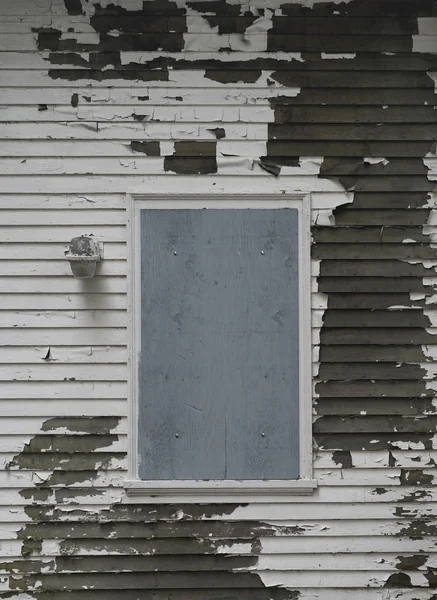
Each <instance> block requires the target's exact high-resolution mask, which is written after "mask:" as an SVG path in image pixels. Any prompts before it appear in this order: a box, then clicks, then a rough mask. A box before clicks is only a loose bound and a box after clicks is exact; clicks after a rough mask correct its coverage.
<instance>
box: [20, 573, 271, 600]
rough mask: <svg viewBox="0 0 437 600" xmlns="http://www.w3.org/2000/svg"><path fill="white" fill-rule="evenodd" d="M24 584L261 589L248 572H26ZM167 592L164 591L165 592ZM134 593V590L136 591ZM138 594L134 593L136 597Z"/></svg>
mask: <svg viewBox="0 0 437 600" xmlns="http://www.w3.org/2000/svg"><path fill="white" fill-rule="evenodd" d="M24 581H25V582H26V584H27V585H28V586H33V585H35V584H36V583H37V582H41V585H42V586H44V589H45V590H54V591H57V590H67V589H68V590H73V591H74V590H80V589H83V588H84V586H86V587H89V588H91V587H92V588H93V590H98V589H100V590H111V589H118V590H123V591H124V590H126V589H134V590H138V589H142V590H151V591H152V590H153V591H154V590H157V589H161V590H173V589H174V590H177V591H179V590H181V589H190V590H191V589H192V588H197V589H206V590H209V589H212V588H215V589H222V588H225V589H226V588H228V587H233V588H236V589H238V588H262V587H263V584H262V581H261V579H260V578H259V577H258V576H257V575H253V574H251V573H230V572H228V571H223V572H218V571H217V572H216V573H202V572H199V573H165V572H164V573H162V572H157V573H136V574H135V576H134V577H133V576H132V574H131V573H87V574H79V573H78V574H57V575H52V574H49V575H44V574H39V575H29V576H27V577H25V578H24ZM169 593H170V592H169V591H167V594H169ZM137 594H138V592H137ZM137 597H138V596H137Z"/></svg>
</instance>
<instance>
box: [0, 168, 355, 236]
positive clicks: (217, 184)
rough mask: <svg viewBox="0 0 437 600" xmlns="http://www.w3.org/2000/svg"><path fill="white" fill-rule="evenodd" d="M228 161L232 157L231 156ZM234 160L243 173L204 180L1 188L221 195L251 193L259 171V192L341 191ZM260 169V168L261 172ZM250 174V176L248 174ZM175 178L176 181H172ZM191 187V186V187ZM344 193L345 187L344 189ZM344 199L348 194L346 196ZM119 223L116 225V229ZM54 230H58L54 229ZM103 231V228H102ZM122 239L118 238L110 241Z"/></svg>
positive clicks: (11, 181)
mask: <svg viewBox="0 0 437 600" xmlns="http://www.w3.org/2000/svg"><path fill="white" fill-rule="evenodd" d="M228 160H229V159H228ZM231 160H232V161H235V163H236V164H237V166H238V168H243V167H241V162H240V161H241V160H243V161H244V162H243V166H244V172H243V173H242V174H239V175H238V174H235V175H233V176H232V177H231V176H230V177H229V178H226V177H221V178H220V176H205V177H202V179H198V180H196V179H195V178H194V177H190V176H186V177H180V176H178V175H176V174H172V172H170V171H169V172H163V173H162V174H161V175H156V176H155V175H153V176H152V175H150V176H146V175H136V176H135V175H130V176H129V178H126V177H123V176H121V175H119V176H117V175H108V176H107V177H103V176H101V175H100V176H99V175H95V176H91V175H90V176H87V177H84V179H81V178H77V177H73V176H67V175H64V176H62V175H52V176H50V177H49V176H45V177H44V176H42V175H41V176H39V177H37V176H31V175H29V176H27V177H18V176H13V175H10V176H4V177H0V183H1V186H2V189H3V190H4V191H5V192H6V193H9V194H13V193H21V192H25V191H26V192H28V191H29V189H33V190H34V192H35V193H50V194H56V193H61V194H66V193H77V194H85V195H86V194H91V193H95V192H96V193H102V192H107V193H110V192H118V193H124V192H126V189H128V190H129V192H130V193H131V194H144V190H150V191H151V192H152V190H153V193H154V194H165V193H171V190H172V189H173V190H174V189H177V188H178V187H180V193H181V194H182V193H188V194H189V193H190V191H191V193H193V190H194V189H195V190H196V193H197V194H201V193H204V194H219V193H226V192H227V193H229V190H230V189H231V187H230V186H232V189H233V190H234V192H235V193H236V194H237V193H239V194H248V193H251V192H253V185H254V177H253V173H254V172H257V173H258V175H259V177H258V176H257V184H256V187H257V190H258V193H260V194H272V193H273V194H274V193H281V191H280V190H281V189H282V190H286V191H288V192H289V193H293V192H294V193H304V194H310V193H322V192H324V191H326V192H342V188H341V185H340V184H339V183H337V182H336V181H334V180H332V181H331V180H321V179H319V178H318V177H316V176H306V177H305V176H302V177H287V176H285V177H284V179H281V180H280V181H278V180H273V179H270V178H266V176H265V172H264V171H263V170H262V169H261V167H260V166H259V165H257V164H256V161H255V160H254V161H253V164H252V161H250V164H249V163H247V160H246V159H240V158H238V157H237V159H235V158H232V159H231ZM292 168H293V167H284V171H285V172H286V170H287V169H292ZM258 170H259V171H258ZM249 172H250V173H251V175H248V173H249ZM172 181H173V183H172ZM190 186H191V187H190ZM342 193H343V194H344V195H345V192H344V190H343V192H342ZM345 198H347V196H346V195H345ZM115 227H116V226H114V228H115ZM53 231H56V229H54V230H53ZM99 231H100V228H99ZM111 241H119V240H111Z"/></svg>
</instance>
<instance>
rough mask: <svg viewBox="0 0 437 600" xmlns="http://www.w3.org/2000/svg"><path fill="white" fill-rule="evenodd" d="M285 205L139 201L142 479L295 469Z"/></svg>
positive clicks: (257, 475)
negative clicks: (175, 206) (166, 205)
mask: <svg viewBox="0 0 437 600" xmlns="http://www.w3.org/2000/svg"><path fill="white" fill-rule="evenodd" d="M297 219H298V216H297V211H296V210H295V209H269V210H266V209H256V210H254V209H221V210H211V209H208V210H188V209H187V210H155V209H153V210H143V211H142V213H141V303H142V306H141V311H142V317H141V347H142V352H141V354H142V356H141V361H140V373H139V383H140V402H139V436H138V439H139V454H140V463H141V465H140V476H141V478H143V479H169V480H172V479H290V478H296V477H297V475H298V356H299V352H298V238H297V226H298V225H297V224H298V221H297Z"/></svg>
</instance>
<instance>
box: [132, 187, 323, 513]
mask: <svg viewBox="0 0 437 600" xmlns="http://www.w3.org/2000/svg"><path fill="white" fill-rule="evenodd" d="M127 202H128V207H127V208H128V219H127V240H128V243H127V260H128V328H129V338H128V377H129V379H128V404H129V408H128V478H127V479H126V480H125V482H124V487H125V491H126V493H127V495H129V496H131V497H132V498H130V500H132V499H133V498H135V497H137V498H138V500H139V501H141V502H146V503H147V502H150V503H152V502H157V501H158V502H169V503H172V502H178V501H179V502H181V501H183V502H185V503H187V502H188V503H189V502H203V503H205V502H266V500H268V501H274V502H286V501H287V498H288V497H290V496H293V495H308V494H311V493H313V492H314V490H315V488H316V487H317V482H316V480H314V479H313V473H312V458H313V457H312V453H313V449H312V371H311V258H310V241H311V230H310V220H311V196H310V195H309V194H281V195H278V194H276V195H273V194H272V195H266V194H262V195H258V194H250V195H249V194H236V195H233V196H231V195H229V194H220V195H219V194H216V195H214V194H190V195H188V194H165V195H164V194H159V195H158V194H136V195H129V196H127ZM203 208H206V209H208V208H211V209H224V208H226V209H233V208H234V209H237V208H240V209H241V208H247V209H250V208H257V209H272V208H273V209H274V208H278V209H279V208H293V209H297V211H298V243H299V275H298V280H299V478H298V479H290V480H263V481H261V480H242V481H236V480H201V481H197V480H154V481H147V480H141V479H139V475H138V471H139V456H138V444H137V440H138V369H139V356H140V352H141V335H140V325H141V289H140V288H141V252H140V251H141V229H140V218H139V217H140V211H141V210H144V209H168V210H172V209H203Z"/></svg>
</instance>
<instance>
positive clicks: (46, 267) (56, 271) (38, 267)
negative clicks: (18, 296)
mask: <svg viewBox="0 0 437 600" xmlns="http://www.w3.org/2000/svg"><path fill="white" fill-rule="evenodd" d="M64 252H65V250H64V251H63V252H62V253H59V254H57V256H56V255H55V256H56V258H61V257H62V259H61V260H50V261H43V260H34V261H33V260H15V261H8V260H0V271H2V272H3V273H4V275H5V276H11V277H13V276H17V277H19V276H28V277H71V269H70V264H69V262H68V261H67V260H66V259H65V257H63V255H64ZM105 275H117V276H125V275H126V264H125V261H121V260H113V261H109V260H104V261H102V262H101V263H100V264H98V265H97V269H96V276H99V277H104V276H105Z"/></svg>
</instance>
